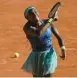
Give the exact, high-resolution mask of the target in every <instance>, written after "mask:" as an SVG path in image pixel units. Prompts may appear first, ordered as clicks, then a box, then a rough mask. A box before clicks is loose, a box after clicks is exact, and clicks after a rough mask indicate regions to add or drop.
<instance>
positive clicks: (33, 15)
mask: <svg viewBox="0 0 77 78" xmlns="http://www.w3.org/2000/svg"><path fill="white" fill-rule="evenodd" d="M27 17H28V20H29V21H31V22H33V23H37V22H38V21H39V15H38V14H37V13H36V12H35V11H34V10H32V11H30V12H29V13H28V15H27Z"/></svg>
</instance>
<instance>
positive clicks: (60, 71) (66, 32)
mask: <svg viewBox="0 0 77 78" xmlns="http://www.w3.org/2000/svg"><path fill="white" fill-rule="evenodd" d="M59 1H60V2H61V3H62V6H61V8H60V11H59V20H58V22H55V23H54V25H55V26H56V27H57V29H58V31H59V32H60V35H61V36H62V38H63V40H64V43H65V46H66V52H67V57H66V60H61V59H60V57H59V55H60V54H61V51H60V47H59V45H58V42H57V40H56V38H55V37H54V36H53V46H54V48H55V49H56V52H57V56H58V67H57V69H56V71H55V73H54V74H53V77H76V76H77V35H76V33H77V28H76V27H77V22H76V20H77V18H76V16H77V10H76V7H77V4H76V0H59ZM56 2H57V0H0V77H26V76H28V77H32V74H31V73H27V72H24V71H23V70H21V67H22V65H23V64H24V62H25V60H26V59H27V57H28V56H29V53H30V51H31V46H30V44H29V42H28V40H27V38H26V36H25V33H24V32H23V27H24V24H25V23H26V22H27V20H26V19H25V18H24V10H25V9H26V8H27V7H28V6H35V7H37V8H38V11H39V13H40V17H41V19H43V18H47V14H48V12H49V11H50V8H51V7H52V6H53V5H54V4H55V3H56ZM15 52H18V53H19V54H20V57H19V58H14V57H13V56H14V53H15Z"/></svg>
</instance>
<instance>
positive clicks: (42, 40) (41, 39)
mask: <svg viewBox="0 0 77 78" xmlns="http://www.w3.org/2000/svg"><path fill="white" fill-rule="evenodd" d="M45 24H46V23H45V22H44V21H42V26H45ZM27 38H28V40H29V41H30V43H31V46H32V49H33V50H34V51H45V50H48V49H50V48H51V47H52V32H51V26H50V27H49V28H48V29H47V30H46V31H45V32H44V34H43V35H41V36H30V35H27Z"/></svg>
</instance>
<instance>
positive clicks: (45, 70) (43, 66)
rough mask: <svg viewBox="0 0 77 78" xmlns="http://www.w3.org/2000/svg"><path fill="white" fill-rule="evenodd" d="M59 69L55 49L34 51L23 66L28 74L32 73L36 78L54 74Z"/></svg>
mask: <svg viewBox="0 0 77 78" xmlns="http://www.w3.org/2000/svg"><path fill="white" fill-rule="evenodd" d="M56 67H57V55H56V52H55V50H54V49H52V48H51V49H49V50H47V51H40V52H34V51H32V52H31V53H30V55H29V57H28V58H27V60H26V61H25V63H24V64H23V66H22V69H23V70H24V71H26V72H30V73H32V74H33V75H36V76H44V75H46V74H51V73H54V71H55V68H56Z"/></svg>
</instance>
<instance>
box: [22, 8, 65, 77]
mask: <svg viewBox="0 0 77 78" xmlns="http://www.w3.org/2000/svg"><path fill="white" fill-rule="evenodd" d="M24 15H25V18H26V19H27V20H28V22H27V23H26V24H25V26H24V28H23V30H24V32H25V34H26V36H27V39H28V40H29V42H30V43H31V46H32V52H31V53H30V55H29V57H28V59H27V60H26V62H25V63H24V65H23V67H22V69H23V70H24V71H27V72H32V74H33V76H34V77H51V74H52V73H54V71H55V68H56V67H57V55H56V52H55V50H54V49H53V46H52V33H53V34H54V35H55V37H56V38H57V40H58V43H59V45H60V48H61V51H62V56H61V58H62V59H65V47H64V43H63V41H62V39H61V37H60V35H59V33H58V31H57V29H56V28H55V27H54V26H53V24H51V23H52V22H53V19H55V17H56V16H54V17H53V19H52V18H50V19H46V20H40V19H39V13H38V11H37V9H36V8H35V7H28V8H27V9H26V10H25V12H24Z"/></svg>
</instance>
